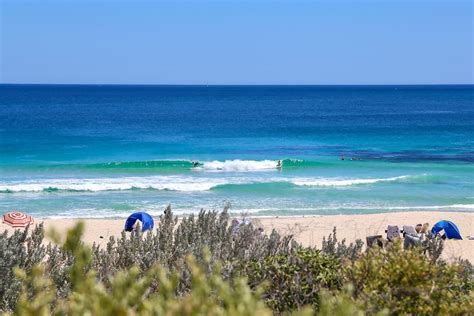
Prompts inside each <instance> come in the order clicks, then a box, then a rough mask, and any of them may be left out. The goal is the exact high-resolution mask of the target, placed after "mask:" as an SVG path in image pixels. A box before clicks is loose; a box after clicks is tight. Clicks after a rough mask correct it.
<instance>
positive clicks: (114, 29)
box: [0, 0, 474, 84]
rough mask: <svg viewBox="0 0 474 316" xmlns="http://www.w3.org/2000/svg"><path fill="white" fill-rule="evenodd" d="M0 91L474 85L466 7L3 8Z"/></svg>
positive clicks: (141, 4)
mask: <svg viewBox="0 0 474 316" xmlns="http://www.w3.org/2000/svg"><path fill="white" fill-rule="evenodd" d="M0 10H1V16H0V18H1V22H0V28H1V30H0V31H1V33H0V34H1V41H0V45H1V46H0V60H1V64H0V67H1V68H0V82H2V83H94V84H95V83H120V84H419V83H428V84H439V83H474V80H473V72H474V71H473V24H472V23H473V2H472V1H456V0H446V1H436V0H432V1H416V0H413V1H403V0H398V1H395V0H393V1H356V0H354V1H338V0H332V1H280V2H276V1H262V0H254V1H230V0H228V1H179V0H175V1H169V2H164V1H132V0H130V1H71V0H63V1H48V0H36V1H23V0H0Z"/></svg>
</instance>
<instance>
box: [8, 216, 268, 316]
mask: <svg viewBox="0 0 474 316" xmlns="http://www.w3.org/2000/svg"><path fill="white" fill-rule="evenodd" d="M82 229H83V228H82V225H81V224H79V225H77V226H76V227H75V228H74V229H73V230H71V231H69V233H68V236H67V239H66V241H65V243H64V246H63V248H64V250H65V251H69V252H71V253H72V254H73V255H74V258H75V260H74V263H73V264H72V265H71V267H70V269H69V275H68V276H69V277H70V282H71V292H70V294H69V295H68V297H66V298H65V299H61V300H59V301H58V302H56V304H55V306H56V308H54V310H53V306H54V305H53V302H54V297H55V294H54V290H53V287H52V282H51V281H50V280H49V279H48V278H47V277H44V273H43V272H44V271H43V269H42V266H41V265H35V266H34V267H33V269H32V273H31V274H27V273H25V271H24V270H22V269H19V268H17V269H16V275H17V276H18V277H19V279H21V280H22V291H21V295H20V299H19V301H18V304H17V307H16V314H18V315H50V314H51V312H52V311H54V313H55V314H57V315H132V314H145V315H254V313H258V314H259V315H270V314H271V311H270V310H268V309H267V308H266V307H265V306H264V304H263V302H262V301H260V300H259V299H258V291H257V292H256V293H253V292H252V291H251V290H250V288H249V287H248V285H247V282H246V281H245V280H244V279H240V278H237V279H235V281H234V283H233V285H232V286H230V284H229V283H227V282H225V281H224V280H223V279H222V277H221V273H220V270H219V267H218V266H216V268H215V269H213V270H212V272H211V273H210V274H207V273H206V269H203V268H202V267H200V266H199V265H198V264H197V263H196V261H195V260H194V259H193V258H192V257H188V259H187V265H188V266H189V268H190V270H191V278H192V284H191V287H190V290H189V292H188V293H187V294H186V295H184V296H177V295H176V292H177V286H178V277H177V275H176V274H172V275H168V274H167V273H166V271H165V270H164V269H162V268H161V267H159V266H157V265H154V266H152V267H151V268H150V269H148V270H147V272H146V273H145V274H144V276H142V277H140V269H139V268H138V267H136V266H134V267H132V268H130V269H129V270H127V271H121V272H118V273H117V274H116V275H115V276H113V277H112V278H111V279H110V282H109V286H108V287H105V286H104V285H103V284H102V283H100V282H97V281H96V274H95V271H94V270H90V269H88V266H89V265H90V264H91V262H92V252H91V250H90V249H89V248H87V247H86V246H84V245H83V244H82V243H81V242H80V236H81V233H82ZM208 260H209V259H208V256H205V258H204V261H206V262H208ZM85 271H86V272H85ZM84 272H85V273H84ZM153 283H157V284H159V291H155V292H153V293H150V292H149V289H150V287H151V286H152V284H153Z"/></svg>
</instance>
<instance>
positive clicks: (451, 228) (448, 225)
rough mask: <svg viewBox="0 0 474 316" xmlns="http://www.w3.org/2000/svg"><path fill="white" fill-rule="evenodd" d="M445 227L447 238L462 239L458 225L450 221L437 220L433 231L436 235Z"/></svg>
mask: <svg viewBox="0 0 474 316" xmlns="http://www.w3.org/2000/svg"><path fill="white" fill-rule="evenodd" d="M443 229H444V233H445V235H446V238H448V239H462V237H461V233H460V232H459V229H458V227H457V226H456V225H455V224H454V223H453V222H450V221H439V222H437V223H436V224H435V225H434V226H433V228H432V229H431V232H432V233H433V234H435V235H437V234H438V233H439V232H440V231H442V230H443Z"/></svg>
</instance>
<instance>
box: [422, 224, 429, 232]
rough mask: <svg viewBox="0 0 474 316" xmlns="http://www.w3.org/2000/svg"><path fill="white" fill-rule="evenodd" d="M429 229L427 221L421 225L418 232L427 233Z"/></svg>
mask: <svg viewBox="0 0 474 316" xmlns="http://www.w3.org/2000/svg"><path fill="white" fill-rule="evenodd" d="M429 230H430V224H429V223H424V224H423V227H421V231H420V233H422V234H428V233H429Z"/></svg>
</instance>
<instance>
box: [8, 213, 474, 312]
mask: <svg viewBox="0 0 474 316" xmlns="http://www.w3.org/2000/svg"><path fill="white" fill-rule="evenodd" d="M157 226H158V227H157V229H156V230H155V231H153V232H146V233H142V232H141V231H140V230H138V229H135V230H134V231H132V232H130V233H125V232H123V233H122V235H121V236H120V237H119V238H114V237H111V238H110V240H109V241H108V242H107V244H106V245H105V246H104V247H99V246H98V245H93V246H92V247H89V246H87V245H85V244H84V243H83V242H82V241H81V235H82V232H83V228H84V227H83V224H81V223H79V224H78V225H77V226H75V227H74V228H73V229H72V230H70V231H69V232H68V233H67V236H65V238H61V236H59V235H58V234H57V233H55V232H48V234H49V237H50V239H52V240H53V242H52V243H47V242H46V241H45V238H44V236H45V232H44V229H43V226H42V225H38V226H36V227H35V228H33V229H32V230H31V231H28V230H25V231H20V230H17V231H15V232H14V233H12V234H11V235H8V234H7V233H6V232H4V233H2V234H0V272H1V273H2V278H0V310H1V311H3V312H5V313H12V314H18V315H50V314H55V315H64V314H69V315H84V314H91V315H98V314H101V315H136V314H143V315H271V314H293V315H404V314H411V315H443V314H452V315H469V314H473V313H474V303H473V302H474V269H473V267H472V265H471V264H470V263H469V262H467V261H463V260H458V261H455V262H445V261H443V260H442V259H440V256H439V252H440V251H441V249H442V245H441V244H439V241H438V240H433V242H430V244H429V245H424V248H423V249H421V248H417V247H415V248H411V249H403V247H402V245H401V243H400V242H394V243H392V244H390V245H388V246H386V247H384V248H378V247H375V248H371V249H368V250H365V249H364V247H363V243H362V241H357V242H355V243H353V244H346V243H345V241H344V240H342V241H339V240H338V239H337V232H336V229H334V232H333V234H331V235H330V236H328V238H326V239H325V240H324V241H323V244H322V246H321V248H320V249H316V248H312V247H303V246H302V245H301V244H299V243H297V242H296V241H295V240H293V238H292V236H291V235H287V236H282V235H280V234H279V233H278V232H277V231H272V232H268V233H267V234H262V232H261V231H260V230H259V229H258V227H255V226H254V225H241V226H240V227H239V229H238V230H235V229H233V227H232V226H231V225H230V218H229V214H228V212H227V210H226V209H225V210H224V211H223V212H220V213H218V212H214V211H201V212H200V213H199V214H198V215H189V216H188V217H185V218H183V219H182V220H180V221H178V219H177V218H176V217H174V216H173V214H172V212H171V209H170V208H167V209H166V210H165V212H164V214H163V215H162V216H161V217H160V221H159V223H158V225H157ZM424 250H428V251H424Z"/></svg>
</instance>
